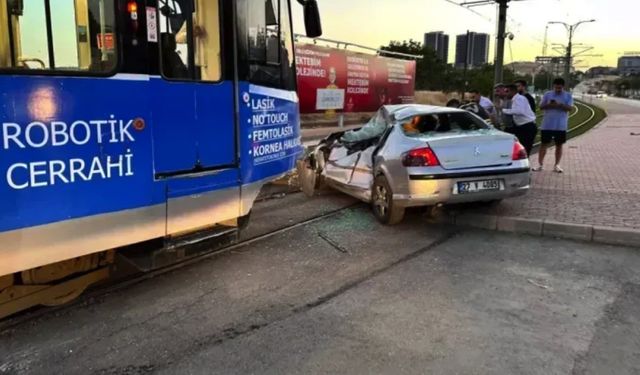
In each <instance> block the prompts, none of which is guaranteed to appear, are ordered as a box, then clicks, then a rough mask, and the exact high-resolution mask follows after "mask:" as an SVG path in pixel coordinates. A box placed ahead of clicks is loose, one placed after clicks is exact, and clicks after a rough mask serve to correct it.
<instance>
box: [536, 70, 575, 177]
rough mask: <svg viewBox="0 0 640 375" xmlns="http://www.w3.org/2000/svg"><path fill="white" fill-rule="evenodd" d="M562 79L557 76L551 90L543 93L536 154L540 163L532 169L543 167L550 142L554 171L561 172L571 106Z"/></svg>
mask: <svg viewBox="0 0 640 375" xmlns="http://www.w3.org/2000/svg"><path fill="white" fill-rule="evenodd" d="M564 85H565V82H564V79H562V78H557V79H555V80H554V81H553V91H549V92H547V93H546V94H544V97H542V101H541V102H540V109H542V110H543V111H544V120H543V122H542V128H541V129H542V131H541V136H542V139H541V143H542V144H541V145H540V151H539V154H538V161H539V163H540V165H539V166H538V167H536V168H533V170H534V171H542V170H543V169H544V158H545V156H546V155H547V148H548V147H549V145H550V144H551V142H552V141H553V142H555V145H556V164H555V167H554V168H553V170H554V172H557V173H562V172H564V171H563V169H562V168H561V167H560V161H561V160H562V151H563V150H562V149H563V145H564V144H565V143H566V142H567V130H568V128H569V112H571V109H572V108H573V96H572V95H571V93H569V92H567V91H565V90H564Z"/></svg>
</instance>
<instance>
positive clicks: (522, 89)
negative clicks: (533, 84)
mask: <svg viewBox="0 0 640 375" xmlns="http://www.w3.org/2000/svg"><path fill="white" fill-rule="evenodd" d="M515 84H516V86H518V94H520V95H522V96H524V97H525V98H527V100H528V101H529V105H530V106H531V110H532V111H533V113H536V100H535V99H534V98H533V96H531V94H529V92H528V91H527V86H528V85H527V81H525V80H523V79H519V80H517V81H516V82H515Z"/></svg>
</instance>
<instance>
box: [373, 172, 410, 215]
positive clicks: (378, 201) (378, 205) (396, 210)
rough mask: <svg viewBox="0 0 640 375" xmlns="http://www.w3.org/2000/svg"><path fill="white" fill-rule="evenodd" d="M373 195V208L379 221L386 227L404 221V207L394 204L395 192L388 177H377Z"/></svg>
mask: <svg viewBox="0 0 640 375" xmlns="http://www.w3.org/2000/svg"><path fill="white" fill-rule="evenodd" d="M371 193H372V194H371V206H372V209H373V214H374V215H375V217H376V218H377V219H378V221H380V222H381V223H382V224H386V225H394V224H398V223H399V222H401V221H402V219H403V218H404V207H400V206H397V205H396V204H394V202H393V191H392V190H391V186H389V182H388V181H387V178H386V177H384V176H378V177H376V179H375V181H374V183H373V191H372V192H371Z"/></svg>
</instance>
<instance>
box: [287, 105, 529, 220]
mask: <svg viewBox="0 0 640 375" xmlns="http://www.w3.org/2000/svg"><path fill="white" fill-rule="evenodd" d="M298 175H299V179H300V184H301V186H302V189H303V191H304V192H305V193H306V194H307V195H310V196H311V195H314V194H315V191H316V190H317V189H318V188H319V187H320V186H321V185H325V184H326V185H328V186H330V187H331V188H334V189H337V190H339V191H342V192H344V193H346V194H349V195H351V196H353V197H356V198H358V199H360V200H362V201H364V202H368V203H370V204H371V206H372V209H373V213H374V215H375V216H376V218H377V219H378V220H379V221H380V222H382V223H384V224H396V223H398V222H400V221H402V219H403V217H404V213H405V209H406V208H408V207H417V206H439V205H443V204H450V203H463V202H474V201H492V202H493V201H499V200H502V199H503V198H507V197H514V196H519V195H523V194H525V193H526V192H527V191H528V190H529V185H530V166H529V160H528V155H527V153H526V151H525V149H524V147H523V146H522V145H521V144H520V143H519V142H518V140H517V139H516V138H515V137H514V136H513V135H511V134H507V133H504V132H502V131H499V130H497V129H495V128H493V127H492V126H491V125H489V124H487V123H486V122H485V121H483V120H482V119H481V118H479V117H478V116H476V115H474V114H472V113H470V112H467V111H464V110H461V109H454V108H447V107H435V106H425V105H415V104H411V105H390V106H384V107H382V108H380V110H379V111H378V113H377V114H376V116H374V117H373V118H372V119H371V121H369V122H368V123H367V124H366V125H365V126H364V127H362V128H361V129H359V130H356V131H350V132H340V133H334V134H331V135H330V136H328V137H327V138H325V139H324V140H322V141H321V142H320V143H319V144H318V145H317V146H314V147H312V148H310V149H309V150H308V152H307V154H306V156H305V158H304V160H301V161H300V162H299V163H298Z"/></svg>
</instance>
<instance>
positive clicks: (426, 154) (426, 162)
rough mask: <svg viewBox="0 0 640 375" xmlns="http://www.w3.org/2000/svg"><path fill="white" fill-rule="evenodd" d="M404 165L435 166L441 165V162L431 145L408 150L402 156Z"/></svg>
mask: <svg viewBox="0 0 640 375" xmlns="http://www.w3.org/2000/svg"><path fill="white" fill-rule="evenodd" d="M402 165H404V166H405V167H435V166H438V165H440V162H439V161H438V157H437V156H436V154H435V153H434V152H433V150H432V149H431V148H430V147H424V148H417V149H415V150H411V151H409V152H407V153H406V154H405V155H404V157H403V158H402Z"/></svg>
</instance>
